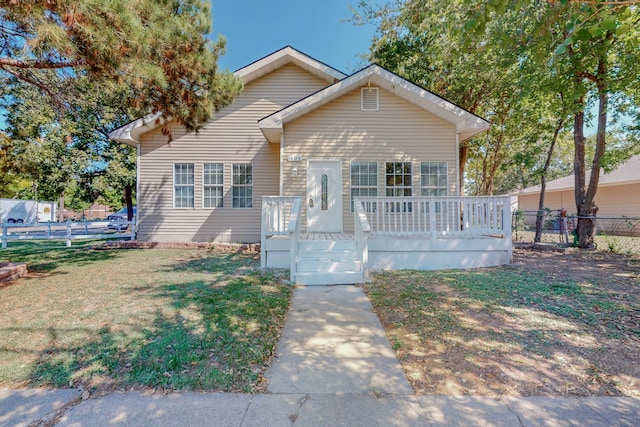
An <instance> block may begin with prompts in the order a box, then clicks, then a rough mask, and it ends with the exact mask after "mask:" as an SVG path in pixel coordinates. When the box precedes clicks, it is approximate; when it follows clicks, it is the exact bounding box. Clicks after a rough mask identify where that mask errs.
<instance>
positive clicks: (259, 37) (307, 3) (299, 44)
mask: <svg viewBox="0 0 640 427" xmlns="http://www.w3.org/2000/svg"><path fill="white" fill-rule="evenodd" d="M357 3H358V0H212V5H211V9H212V11H211V13H212V15H213V31H212V33H211V35H212V38H213V39H215V38H217V36H218V35H223V36H224V37H225V38H226V39H227V50H226V54H225V55H224V56H222V57H221V58H219V59H218V65H219V66H220V68H221V69H223V70H224V69H227V70H229V71H235V70H237V69H239V68H242V67H244V66H245V65H248V64H250V63H252V62H254V61H256V60H258V59H260V58H262V57H264V56H267V55H269V54H270V53H273V52H275V51H277V50H279V49H281V48H283V47H285V46H287V45H290V46H292V47H294V48H296V49H297V50H299V51H301V52H303V53H305V54H307V55H309V56H311V57H312V58H315V59H317V60H319V61H321V62H324V63H325V64H327V65H329V66H331V67H333V68H336V69H338V70H339V71H342V72H345V73H347V74H350V73H351V72H353V71H356V70H358V69H360V68H362V67H363V66H364V65H366V61H364V60H363V59H361V58H360V55H361V54H366V53H367V52H368V51H369V47H370V45H371V38H372V37H373V34H374V32H375V28H374V26H373V25H362V26H356V25H354V24H353V23H351V22H346V21H347V20H348V19H350V18H351V16H352V15H353V14H352V12H351V10H350V9H349V5H351V6H355V5H357Z"/></svg>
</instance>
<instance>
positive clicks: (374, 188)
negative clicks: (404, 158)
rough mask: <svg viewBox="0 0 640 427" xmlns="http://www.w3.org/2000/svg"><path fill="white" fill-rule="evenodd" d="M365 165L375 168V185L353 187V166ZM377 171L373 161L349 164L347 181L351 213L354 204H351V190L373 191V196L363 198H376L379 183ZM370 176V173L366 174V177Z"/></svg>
mask: <svg viewBox="0 0 640 427" xmlns="http://www.w3.org/2000/svg"><path fill="white" fill-rule="evenodd" d="M363 163H366V164H368V166H369V167H371V165H373V166H375V178H376V180H375V185H354V184H353V176H354V174H353V166H354V164H363ZM378 169H379V165H378V162H376V161H373V160H352V161H351V162H350V163H349V179H350V183H349V184H350V186H351V188H350V198H351V212H353V211H354V204H353V199H354V197H355V196H354V195H353V190H369V191H371V190H375V195H374V196H371V195H369V196H365V197H377V196H378V190H379V188H378V187H379V182H378V176H379V175H378ZM370 175H374V174H371V173H368V174H367V175H366V176H370ZM360 176H362V175H360ZM357 197H360V195H358V196H357Z"/></svg>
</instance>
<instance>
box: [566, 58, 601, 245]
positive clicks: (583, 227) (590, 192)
mask: <svg viewBox="0 0 640 427" xmlns="http://www.w3.org/2000/svg"><path fill="white" fill-rule="evenodd" d="M606 73H607V63H606V58H604V57H602V58H600V61H599V63H598V76H606ZM596 86H597V89H598V129H597V131H596V149H595V153H594V155H593V161H592V162H591V176H590V177H589V187H588V188H585V184H586V178H585V168H584V157H585V149H584V145H585V138H584V112H580V113H579V114H577V115H576V119H575V122H574V129H573V142H574V144H575V157H574V168H575V196H576V207H577V208H578V226H577V229H576V232H577V236H578V246H579V247H580V248H583V249H588V248H589V249H590V248H593V247H594V246H595V245H594V240H593V238H594V236H595V230H596V215H597V213H598V206H596V204H595V198H596V192H597V191H598V183H599V181H600V160H601V159H602V156H603V155H604V152H605V149H606V131H607V102H608V101H609V94H608V93H607V88H606V83H605V82H604V81H603V80H602V79H598V80H596Z"/></svg>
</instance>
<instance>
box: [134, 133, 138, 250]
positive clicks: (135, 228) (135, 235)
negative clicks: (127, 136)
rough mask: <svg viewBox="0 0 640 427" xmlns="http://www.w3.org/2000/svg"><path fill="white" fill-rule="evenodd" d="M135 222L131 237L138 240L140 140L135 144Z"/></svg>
mask: <svg viewBox="0 0 640 427" xmlns="http://www.w3.org/2000/svg"><path fill="white" fill-rule="evenodd" d="M136 210H137V212H136V222H135V224H134V226H133V238H134V240H138V224H139V223H140V141H138V143H137V144H136Z"/></svg>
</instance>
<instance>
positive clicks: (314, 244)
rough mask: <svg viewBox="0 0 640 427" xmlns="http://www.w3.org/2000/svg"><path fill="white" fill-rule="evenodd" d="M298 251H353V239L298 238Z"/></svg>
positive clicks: (354, 243) (354, 247) (354, 242)
mask: <svg viewBox="0 0 640 427" xmlns="http://www.w3.org/2000/svg"><path fill="white" fill-rule="evenodd" d="M298 246H299V251H300V253H305V252H308V251H355V250H356V241H355V240H300V241H299V242H298Z"/></svg>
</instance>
